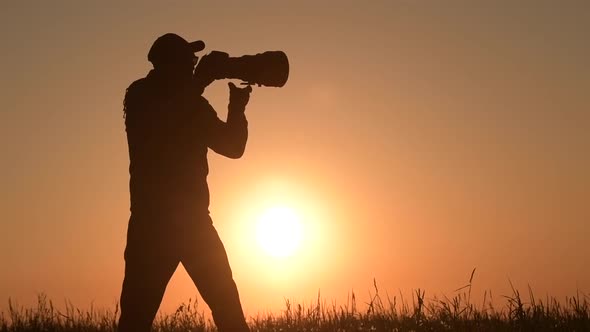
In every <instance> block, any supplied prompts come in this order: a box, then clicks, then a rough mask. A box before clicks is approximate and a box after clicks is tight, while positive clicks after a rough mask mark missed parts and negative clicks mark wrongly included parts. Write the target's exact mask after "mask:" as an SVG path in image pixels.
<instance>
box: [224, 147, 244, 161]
mask: <svg viewBox="0 0 590 332" xmlns="http://www.w3.org/2000/svg"><path fill="white" fill-rule="evenodd" d="M245 151H246V146H245V145H244V146H236V147H234V148H232V149H231V150H230V151H228V153H227V154H226V157H228V158H230V159H240V158H242V156H243V155H244V152H245Z"/></svg>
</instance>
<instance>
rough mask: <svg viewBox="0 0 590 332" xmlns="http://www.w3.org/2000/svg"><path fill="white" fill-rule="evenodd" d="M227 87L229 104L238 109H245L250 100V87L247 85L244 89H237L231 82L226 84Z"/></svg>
mask: <svg viewBox="0 0 590 332" xmlns="http://www.w3.org/2000/svg"><path fill="white" fill-rule="evenodd" d="M227 85H228V86H229V103H230V105H235V106H238V107H245V106H246V104H248V101H249V100H250V92H252V86H250V85H248V86H247V87H245V88H238V87H237V86H236V85H235V84H233V83H232V82H229V83H228V84H227Z"/></svg>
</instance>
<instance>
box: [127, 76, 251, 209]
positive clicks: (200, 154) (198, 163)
mask: <svg viewBox="0 0 590 332" xmlns="http://www.w3.org/2000/svg"><path fill="white" fill-rule="evenodd" d="M244 108H245V106H243V105H242V106H234V105H231V104H230V105H229V111H228V117H227V122H223V121H221V120H220V119H219V118H218V117H217V113H216V112H215V110H214V109H213V108H212V107H211V105H210V104H209V102H208V101H207V100H206V99H205V98H203V97H202V96H200V95H199V93H198V92H197V91H196V89H194V88H193V87H192V86H191V85H190V84H186V85H185V86H180V87H179V86H175V87H171V86H169V85H167V84H166V82H165V81H164V80H162V79H161V78H160V77H159V75H158V73H157V72H155V71H151V72H150V73H149V74H148V75H147V76H146V77H145V78H142V79H139V80H137V81H135V82H133V83H132V84H131V85H130V86H129V88H128V89H127V93H126V95H125V127H126V131H127V142H128V144H129V159H130V166H129V173H130V176H131V179H130V183H129V187H130V194H131V212H132V213H133V214H144V213H145V214H154V213H168V212H174V211H175V210H179V209H180V210H187V209H188V210H190V211H193V212H196V213H199V214H200V213H203V214H208V212H209V211H208V207H209V189H208V186H207V174H208V172H209V168H208V164H207V150H208V148H211V149H212V150H213V151H215V152H217V153H219V154H221V155H224V156H227V157H229V158H239V157H241V156H242V154H243V153H244V149H245V146H246V140H247V138H248V123H247V121H246V117H245V115H244Z"/></svg>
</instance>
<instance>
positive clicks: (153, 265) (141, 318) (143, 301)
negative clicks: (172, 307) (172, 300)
mask: <svg viewBox="0 0 590 332" xmlns="http://www.w3.org/2000/svg"><path fill="white" fill-rule="evenodd" d="M137 226H138V225H135V224H134V222H133V221H130V222H129V229H128V231H127V247H126V248H125V278H124V280H123V289H122V291H121V301H120V305H121V317H120V318H119V329H118V330H119V332H129V331H133V332H148V331H150V330H151V326H152V323H153V321H154V317H155V316H156V313H157V312H158V308H159V307H160V302H161V301H162V297H163V296H164V291H165V290H166V285H167V284H168V281H169V280H170V277H172V275H173V274H174V271H175V270H176V267H177V266H178V262H179V259H178V257H174V256H173V255H171V254H170V250H167V249H169V248H163V245H165V241H163V239H162V237H161V235H160V236H158V235H157V232H153V231H149V230H146V229H138V227H137Z"/></svg>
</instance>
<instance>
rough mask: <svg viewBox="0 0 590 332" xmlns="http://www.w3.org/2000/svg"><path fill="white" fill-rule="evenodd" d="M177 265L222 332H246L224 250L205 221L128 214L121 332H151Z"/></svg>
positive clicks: (179, 217) (206, 217)
mask: <svg viewBox="0 0 590 332" xmlns="http://www.w3.org/2000/svg"><path fill="white" fill-rule="evenodd" d="M187 217H188V218H187ZM178 263H182V265H183V266H184V268H185V269H186V271H187V272H188V274H189V276H190V277H191V279H192V280H193V282H194V283H195V285H196V286H197V289H198V290H199V293H200V294H201V296H202V297H203V299H204V300H205V302H206V303H207V305H208V306H209V308H210V309H211V312H212V315H213V320H214V321H215V324H216V325H217V328H218V330H219V331H220V332H228V331H231V332H233V331H236V332H237V331H240V332H241V331H248V326H247V325H246V321H245V318H244V314H243V311H242V307H241V304H240V299H239V295H238V290H237V287H236V284H235V282H234V280H233V277H232V271H231V269H230V266H229V261H228V258H227V254H226V252H225V248H224V247H223V243H222V242H221V239H220V238H219V235H218V234H217V231H216V230H215V228H214V227H213V224H212V221H211V218H210V217H209V215H208V214H207V215H203V216H201V217H194V216H193V217H189V216H186V215H185V216H177V217H171V218H166V219H164V218H159V217H157V215H149V216H148V215H144V216H142V217H138V216H137V214H132V216H131V218H130V220H129V228H128V230H127V246H126V248H125V279H124V280H123V289H122V291H121V300H120V301H121V302H120V305H121V317H120V319H119V332H129V331H133V332H148V331H150V329H151V325H152V323H153V320H154V318H155V315H156V313H157V311H158V308H159V306H160V302H161V301H162V297H163V296H164V291H165V290H166V285H167V284H168V281H169V280H170V278H171V277H172V275H173V273H174V271H175V270H176V267H177V266H178Z"/></svg>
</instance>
